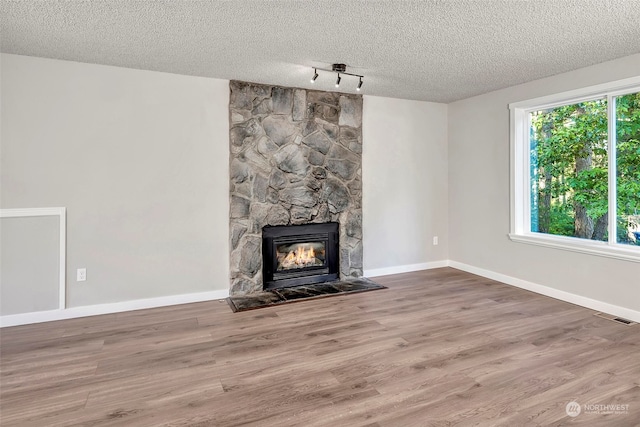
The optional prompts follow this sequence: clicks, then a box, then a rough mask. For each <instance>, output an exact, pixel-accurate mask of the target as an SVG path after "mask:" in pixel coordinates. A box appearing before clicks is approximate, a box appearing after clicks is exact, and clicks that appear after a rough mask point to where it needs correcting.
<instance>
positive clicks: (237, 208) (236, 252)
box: [229, 81, 362, 295]
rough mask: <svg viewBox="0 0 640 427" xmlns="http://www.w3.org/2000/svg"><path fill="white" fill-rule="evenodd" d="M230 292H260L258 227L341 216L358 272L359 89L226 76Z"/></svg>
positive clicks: (343, 255) (345, 263) (348, 271)
mask: <svg viewBox="0 0 640 427" xmlns="http://www.w3.org/2000/svg"><path fill="white" fill-rule="evenodd" d="M230 88H231V98H230V105H229V110H230V111H229V113H230V121H231V122H230V138H229V141H230V153H231V155H230V197H231V210H230V241H231V258H230V259H231V290H230V294H231V295H244V294H253V293H257V292H262V243H261V242H262V240H261V239H262V236H261V234H262V227H264V226H266V225H298V224H308V223H323V222H328V221H335V222H338V223H339V224H340V276H341V277H342V278H346V277H361V276H362V97H361V96H359V95H350V94H341V93H334V92H319V91H311V90H305V89H295V88H286V87H278V86H268V85H259V84H253V83H245V82H239V81H231V83H230Z"/></svg>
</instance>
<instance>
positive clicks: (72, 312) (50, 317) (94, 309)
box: [0, 289, 229, 328]
mask: <svg viewBox="0 0 640 427" xmlns="http://www.w3.org/2000/svg"><path fill="white" fill-rule="evenodd" d="M228 296H229V290H228V289H224V290H219V291H210V292H199V293H193V294H182V295H169V296H165V297H157V298H146V299H138V300H131V301H123V302H115V303H109V304H97V305H86V306H82V307H70V308H67V309H62V310H48V311H37V312H33V313H21V314H11V315H6V316H0V328H5V327H9V326H19V325H29V324H32V323H42V322H52V321H55V320H64V319H74V318H77V317H88V316H97V315H100V314H111V313H121V312H123V311H132V310H141V309H145V308H157V307H166V306H171V305H178V304H189V303H192V302H203V301H213V300H218V299H224V298H227V297H228Z"/></svg>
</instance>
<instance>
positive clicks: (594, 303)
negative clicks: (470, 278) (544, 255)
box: [449, 261, 640, 322]
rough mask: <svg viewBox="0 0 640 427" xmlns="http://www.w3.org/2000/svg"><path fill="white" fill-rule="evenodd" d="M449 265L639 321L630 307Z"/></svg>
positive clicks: (508, 277) (481, 269)
mask: <svg viewBox="0 0 640 427" xmlns="http://www.w3.org/2000/svg"><path fill="white" fill-rule="evenodd" d="M449 266H450V267H452V268H455V269H458V270H462V271H466V272H467V273H472V274H476V275H478V276H482V277H486V278H487V279H491V280H496V281H498V282H502V283H506V284H507V285H511V286H515V287H517V288H521V289H526V290H528V291H531V292H535V293H537V294H541V295H546V296H548V297H551V298H555V299H558V300H561V301H565V302H569V303H572V304H576V305H579V306H581V307H586V308H590V309H592V310H596V311H601V312H603V313H608V314H613V315H615V316H620V317H624V318H625V319H629V320H633V321H634V322H640V311H635V310H632V309H630V308H626V307H620V306H618V305H613V304H609V303H606V302H602V301H598V300H594V299H591V298H587V297H584V296H581V295H576V294H572V293H570V292H565V291H561V290H559V289H555V288H550V287H548V286H544V285H540V284H537V283H533V282H528V281H526V280H522V279H518V278H516V277H511V276H507V275H505V274H501V273H496V272H494V271H491V270H485V269H483V268H478V267H474V266H471V265H467V264H463V263H461V262H457V261H449Z"/></svg>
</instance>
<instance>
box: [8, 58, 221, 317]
mask: <svg viewBox="0 0 640 427" xmlns="http://www.w3.org/2000/svg"><path fill="white" fill-rule="evenodd" d="M1 71H2V73H1V85H2V87H1V94H2V123H1V126H2V128H1V129H2V135H1V137H2V139H1V153H2V159H1V177H0V179H1V188H0V197H1V203H2V208H31V207H57V206H64V207H66V208H67V271H68V277H67V295H68V297H67V298H68V300H67V301H68V306H70V307H76V306H83V305H93V304H103V303H113V302H119V301H127V300H135V299H143V298H153V297H162V296H167V295H177V294H189V293H197V292H206V291H213V290H227V289H228V288H229V273H228V265H229V262H228V256H229V246H228V224H229V221H228V210H229V206H228V199H229V193H228V188H229V187H228V186H229V184H228V145H229V144H228V114H229V112H228V98H229V86H228V81H226V80H216V79H207V78H198V77H190V76H179V75H173V74H166V73H158V72H151V71H139V70H131V69H124V68H116V67H108V66H102V65H90V64H80V63H74V62H66V61H57V60H50V59H43V58H33V57H24V56H17V55H7V54H3V55H2V56H1ZM80 267H86V268H87V281H86V282H76V281H75V271H76V269H77V268H80Z"/></svg>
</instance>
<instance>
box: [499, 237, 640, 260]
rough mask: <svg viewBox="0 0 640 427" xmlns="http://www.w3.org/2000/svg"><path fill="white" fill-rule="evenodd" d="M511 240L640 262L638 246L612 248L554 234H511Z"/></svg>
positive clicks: (591, 241)
mask: <svg viewBox="0 0 640 427" xmlns="http://www.w3.org/2000/svg"><path fill="white" fill-rule="evenodd" d="M509 238H510V239H511V240H512V241H514V242H518V243H527V244H530V245H536V246H544V247H547V248H554V249H562V250H565V251H571V252H578V253H583V254H589V255H597V256H602V257H605V258H613V259H619V260H623V261H632V262H640V250H638V249H637V248H638V247H637V246H629V249H626V248H625V247H624V245H622V244H617V245H615V246H612V245H609V244H607V243H605V242H599V241H596V240H588V239H579V238H577V237H566V236H554V235H552V234H542V233H540V234H533V233H525V234H509Z"/></svg>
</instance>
